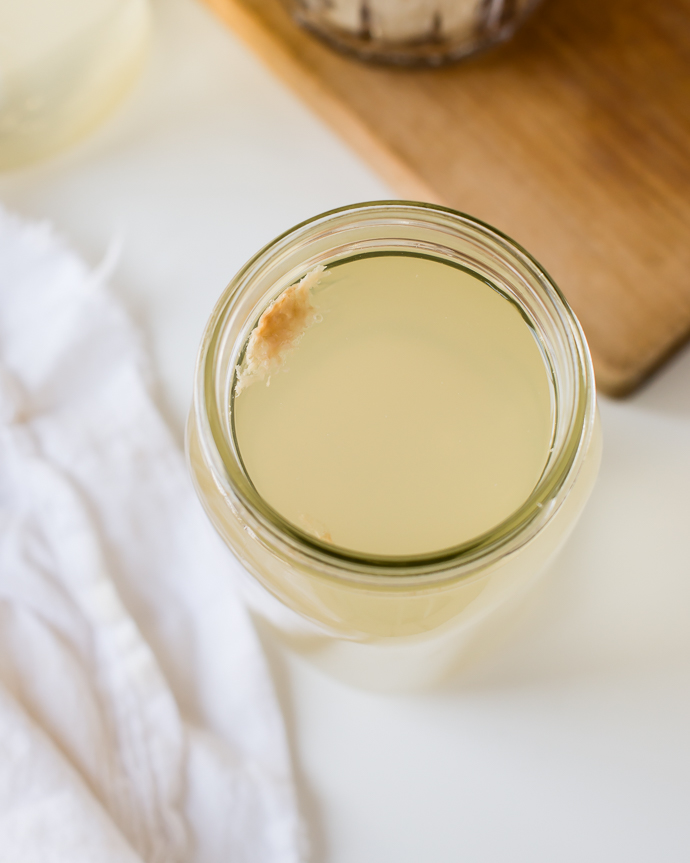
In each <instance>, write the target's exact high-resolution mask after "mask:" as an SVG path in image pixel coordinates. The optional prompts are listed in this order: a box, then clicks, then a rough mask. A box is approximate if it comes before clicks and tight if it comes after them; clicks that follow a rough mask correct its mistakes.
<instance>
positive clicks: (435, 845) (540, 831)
mask: <svg viewBox="0 0 690 863" xmlns="http://www.w3.org/2000/svg"><path fill="white" fill-rule="evenodd" d="M390 196H392V192H391V190H389V189H388V188H387V187H386V186H385V185H384V184H383V183H382V182H381V181H380V180H378V179H377V178H376V177H375V176H374V175H373V174H372V173H371V172H370V171H369V170H368V169H367V168H366V167H365V166H364V165H363V164H362V163H361V162H360V161H359V160H358V159H357V158H356V157H355V156H354V155H353V154H352V153H350V152H349V151H348V150H347V149H346V148H345V146H344V145H343V144H341V143H340V142H339V141H338V139H337V138H336V137H335V136H334V135H333V134H332V133H331V132H330V131H329V130H328V129H326V128H325V127H324V126H323V125H322V124H321V123H320V121H318V120H317V119H315V118H314V117H313V116H312V115H311V114H310V113H309V112H308V111H307V109H305V108H304V107H303V106H302V105H301V104H300V103H299V102H298V101H297V100H296V99H295V98H294V97H293V96H292V95H291V94H290V93H289V92H288V91H287V90H285V88H284V87H283V85H282V84H280V83H279V82H278V81H276V80H275V79H273V78H272V77H271V76H270V75H269V74H268V73H267V72H266V71H264V69H263V68H262V67H261V66H260V65H259V63H258V62H257V61H256V60H255V59H254V58H253V57H252V56H251V55H250V54H249V53H248V52H247V51H246V50H245V49H244V47H242V46H241V45H240V44H238V42H237V41H236V40H235V39H234V38H233V37H232V36H231V35H230V34H228V33H227V32H226V31H225V30H224V28H223V27H222V26H221V25H220V24H218V23H217V22H216V21H215V20H214V19H213V18H212V17H211V16H210V14H209V13H208V12H206V11H205V10H204V9H202V8H200V7H199V6H196V5H194V4H192V3H191V2H190V0H167V2H165V3H159V4H158V5H157V6H156V32H155V37H154V45H153V49H152V53H151V57H150V60H149V63H148V66H147V68H146V71H145V73H144V76H143V78H142V80H141V81H140V83H139V85H138V86H137V88H136V90H135V91H134V92H133V93H132V95H131V96H130V97H129V99H128V100H127V102H126V104H125V105H124V106H123V107H122V108H121V109H120V110H119V112H118V113H117V114H116V115H115V116H114V117H112V118H111V119H110V120H109V121H108V123H106V124H105V125H104V126H103V127H101V129H99V130H98V131H97V132H96V133H95V134H94V135H92V136H91V137H90V138H89V139H88V140H87V141H85V142H83V143H82V144H80V145H79V146H78V147H76V148H74V149H72V150H71V151H70V152H68V153H66V154H64V155H62V156H59V157H57V158H55V159H53V160H51V161H49V162H46V163H44V164H43V165H40V166H38V167H35V168H31V169H26V170H24V171H18V172H15V173H12V174H5V175H0V200H2V201H3V202H4V203H5V205H6V206H7V207H8V208H9V209H13V210H15V211H17V212H19V213H20V214H22V215H25V216H28V217H31V218H47V219H49V220H51V221H53V222H54V223H55V224H56V225H57V226H58V228H59V230H60V232H61V233H62V234H63V235H64V236H65V237H66V238H67V239H68V240H69V241H70V242H71V244H72V245H73V246H74V247H75V248H76V249H77V250H78V251H79V253H80V254H81V255H82V256H83V257H84V258H85V259H86V260H87V261H89V262H90V263H92V264H94V265H95V264H97V263H98V262H99V261H100V259H101V258H102V257H103V255H104V254H105V253H106V250H107V249H108V247H109V245H110V244H111V243H112V242H113V240H119V241H121V243H122V252H121V258H120V264H119V266H118V268H117V271H116V273H115V276H114V277H113V279H112V287H113V289H114V290H115V291H116V293H117V294H118V295H119V296H120V297H121V298H122V300H123V301H124V302H125V304H126V305H127V307H128V308H129V310H130V312H131V314H132V315H133V317H134V318H135V319H136V320H137V321H138V323H139V324H140V326H141V327H142V328H143V330H144V332H145V335H146V338H147V340H148V342H149V344H150V348H151V351H152V353H153V356H154V359H155V362H156V364H157V368H158V371H159V374H160V379H161V382H162V386H161V392H160V402H161V405H162V407H163V409H164V411H165V413H166V415H167V417H168V419H169V421H170V423H171V425H172V426H173V427H174V429H175V432H176V434H177V435H178V438H179V440H180V441H181V440H182V429H183V422H184V418H185V414H186V410H187V406H188V403H189V399H190V392H191V380H192V370H193V364H194V356H195V352H196V348H197V343H198V341H199V337H200V335H201V331H202V328H203V325H204V323H205V321H206V318H207V316H208V314H209V312H210V309H211V307H212V305H213V303H214V302H215V300H216V298H217V296H218V295H219V293H220V292H221V291H222V289H223V288H224V286H225V285H226V283H227V282H228V281H229V279H230V277H231V276H232V275H233V273H234V272H235V271H236V270H237V269H238V268H239V266H240V265H241V264H242V263H243V262H244V261H245V260H246V259H247V258H248V257H249V256H250V255H251V254H253V253H254V252H255V251H256V250H257V249H258V248H259V247H260V246H262V245H263V244H264V243H265V242H267V241H268V240H270V239H272V238H273V237H274V236H275V235H276V234H278V233H279V232H282V231H283V230H284V229H286V228H288V227H290V226H291V225H293V224H295V223H296V222H298V221H301V220H302V219H304V218H308V217H309V216H312V215H314V214H316V213H318V212H321V211H323V210H326V209H329V208H331V207H336V206H340V205H343V204H348V203H351V202H354V201H361V200H370V199H375V198H382V197H390ZM498 227H500V225H499V226H498ZM562 287H564V289H565V290H566V293H567V284H564V285H562ZM601 412H602V420H603V429H604V444H605V451H604V459H603V465H602V470H601V476H600V480H599V483H598V485H597V487H596V489H595V492H594V495H593V498H592V500H591V503H590V505H589V506H588V508H587V510H586V512H585V515H584V517H583V519H582V521H581V522H580V525H579V526H578V528H577V530H576V532H575V535H574V536H573V538H572V539H571V541H570V542H569V544H568V545H567V547H566V549H565V551H564V553H563V554H562V556H561V558H560V559H559V561H558V562H557V563H556V564H555V566H553V568H552V572H551V573H550V577H549V579H548V580H547V581H546V583H545V586H544V587H543V589H542V590H541V592H540V593H539V594H538V595H537V596H535V598H534V599H533V600H532V602H531V603H530V604H529V605H528V607H527V608H526V609H525V611H524V612H523V614H522V616H521V617H520V618H518V619H517V620H516V622H515V625H514V627H513V629H512V631H510V632H509V633H506V638H505V642H504V643H503V645H502V646H501V647H500V649H498V650H496V651H495V652H494V653H492V654H490V655H487V656H485V657H484V658H482V659H481V660H478V661H477V663H476V664H475V665H474V667H473V668H472V670H471V671H469V672H467V673H465V675H464V676H463V677H462V678H460V679H458V680H457V681H456V682H455V683H454V684H453V686H452V687H450V688H448V689H447V690H445V691H443V692H439V693H436V694H434V695H426V696H417V697H390V696H378V695H376V694H371V693H362V692H358V691H355V690H352V689H348V688H347V687H345V686H342V685H340V684H338V683H335V682H333V681H331V680H328V679H326V678H324V677H322V676H321V675H320V674H319V673H318V672H316V671H314V670H312V669H310V668H307V667H305V666H303V665H301V664H300V663H298V662H297V661H296V660H295V659H293V658H291V657H290V656H288V655H286V654H285V653H284V652H283V651H282V650H281V649H280V648H278V647H277V646H276V645H274V644H272V643H271V641H270V639H268V640H267V642H266V647H267V650H268V651H269V655H270V658H271V662H272V667H273V670H274V673H275V678H276V685H277V687H278V690H279V694H280V697H281V700H282V703H283V708H284V712H285V717H286V722H287V724H288V728H289V732H290V736H291V741H292V744H293V753H294V759H295V767H296V772H297V774H298V782H299V786H300V793H301V799H302V806H303V810H304V812H305V815H306V817H307V820H308V822H309V829H310V832H311V836H312V844H313V849H314V853H313V861H314V863H384V861H395V863H412V861H419V863H432V861H433V863H451V861H452V863H455V861H463V863H483V861H492V863H493V861H496V863H502V861H510V863H542V861H543V863H554V861H555V863H571V861H572V863H582V861H588V863H594V861H606V863H612V861H614V863H617V861H625V863H638V861H639V863H642V861H645V863H646V861H664V863H681V861H682V863H687V861H688V860H690V743H689V740H688V738H689V736H690V734H689V732H690V693H689V683H690V675H689V672H690V353H689V352H688V351H687V350H686V351H685V352H683V353H682V354H681V355H680V356H679V357H678V358H677V359H676V360H674V361H673V362H672V363H671V364H670V365H669V366H667V367H666V368H665V369H664V370H663V371H662V372H661V373H660V374H659V375H658V376H657V377H656V379H655V380H654V381H653V382H651V383H650V384H649V385H648V386H647V387H646V388H645V389H644V390H643V391H642V392H641V393H639V394H638V395H636V396H635V397H634V398H632V399H629V400H628V401H625V402H609V401H603V402H602V404H601ZM229 685H231V682H229ZM219 863H232V861H219Z"/></svg>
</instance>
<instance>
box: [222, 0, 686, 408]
mask: <svg viewBox="0 0 690 863" xmlns="http://www.w3.org/2000/svg"><path fill="white" fill-rule="evenodd" d="M205 2H206V3H207V4H208V5H209V6H211V7H212V8H213V9H214V10H215V11H216V12H217V13H218V14H219V15H220V16H221V17H222V18H223V19H224V20H225V21H226V22H227V23H228V24H229V25H230V26H231V27H232V28H233V29H234V30H235V31H236V32H237V33H238V34H239V35H241V36H242V37H243V38H244V39H245V40H246V41H247V42H248V43H249V44H250V45H251V46H252V47H253V48H254V49H255V50H256V51H257V52H258V53H259V54H260V55H261V56H262V57H263V59H264V60H265V61H266V62H267V63H268V64H269V65H270V66H271V67H272V68H273V69H274V70H275V71H276V72H277V74H278V75H280V76H281V77H282V78H284V79H285V80H286V81H287V82H288V83H289V84H291V85H292V86H293V87H294V88H295V89H296V90H297V92H298V93H299V94H301V95H302V96H303V97H304V98H305V99H306V101H307V102H308V103H309V104H310V105H311V106H312V107H313V108H314V109H315V110H316V111H317V112H318V113H319V114H321V115H322V116H323V117H324V118H325V119H326V120H327V121H329V122H330V123H331V124H332V125H333V126H334V127H335V128H336V129H337V130H338V131H339V132H340V133H341V135H342V136H343V137H344V138H345V139H346V140H347V141H349V142H350V144H352V145H353V146H354V147H355V148H356V149H357V150H358V152H359V153H360V154H361V155H362V156H364V157H365V158H366V159H367V160H368V161H369V162H370V163H371V164H372V165H373V166H374V168H375V169H377V170H378V171H379V172H380V173H381V174H382V175H383V177H384V178H386V179H387V180H388V181H389V182H390V183H391V184H392V185H393V187H394V188H395V189H397V190H398V192H399V194H401V195H402V196H404V197H409V198H414V199H420V200H429V201H435V202H440V203H443V204H445V205H447V206H451V207H454V208H456V209H459V210H462V211H464V212H466V213H470V214H472V215H474V216H477V217H479V218H480V219H483V220H485V221H487V222H489V223H491V224H493V225H495V226H496V227H498V228H500V229H501V230H502V231H504V232H506V233H507V234H509V235H510V236H512V237H513V238H514V239H516V240H517V241H518V242H519V243H521V244H522V245H524V246H525V247H526V248H527V249H529V251H530V252H532V254H534V255H535V257H536V258H537V259H538V260H539V261H540V262H541V263H542V264H543V265H544V267H545V268H546V269H547V270H548V271H549V272H550V273H551V275H552V276H553V277H554V279H555V280H556V282H557V283H558V285H559V286H560V287H561V288H562V290H563V292H564V293H565V294H566V296H567V297H568V299H569V301H570V302H571V304H572V306H573V307H574V309H575V312H576V313H577V315H578V316H579V318H580V320H581V322H582V325H583V327H584V329H585V332H586V334H587V337H588V340H589V343H590V347H591V349H592V354H593V357H594V363H595V367H596V372H597V381H598V385H599V387H600V389H601V390H603V391H604V392H607V393H609V394H614V395H622V394H624V393H627V392H629V391H630V390H631V389H633V388H634V387H635V386H636V385H637V384H638V383H640V382H641V381H642V380H643V379H644V378H645V377H646V376H647V375H649V374H650V372H651V371H653V370H654V369H655V368H656V367H657V366H658V365H659V364H660V363H661V362H662V361H663V360H664V359H665V358H666V357H667V356H669V355H670V353H671V352H672V351H673V350H674V349H675V348H676V347H678V346H679V345H680V344H681V343H682V342H683V341H684V340H685V339H686V338H687V337H688V335H689V334H690V0H637V2H636V0H545V2H544V4H543V5H542V6H541V7H540V8H539V9H538V10H537V12H536V13H535V14H534V16H533V17H532V18H531V19H530V20H529V21H528V22H527V23H526V24H525V25H524V27H523V28H522V30H521V31H520V32H519V33H518V34H517V35H516V37H515V38H514V40H513V41H512V42H511V43H509V44H507V45H504V46H502V47H500V48H498V49H495V50H493V51H492V52H489V53H487V54H485V55H483V56H481V57H478V58H474V59H472V60H470V61H466V62H464V63H461V64H457V65H453V66H447V67H445V68H441V69H425V70H419V69H418V70H405V69H397V68H386V67H380V66H378V67H377V66H368V65H365V64H362V63H359V62H358V61H356V60H354V59H351V58H349V57H346V56H343V55H340V54H338V53H337V52H334V51H333V50H331V49H330V48H328V47H326V46H324V45H323V44H321V43H320V42H319V41H318V40H316V39H314V38H313V37H312V36H310V35H309V34H307V33H304V32H302V31H301V30H300V29H299V28H298V27H296V26H295V25H294V24H293V22H292V21H291V20H290V18H289V17H288V15H287V14H286V12H285V11H284V9H283V7H282V6H281V4H280V0H205Z"/></svg>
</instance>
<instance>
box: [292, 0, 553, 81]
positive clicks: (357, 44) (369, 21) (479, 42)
mask: <svg viewBox="0 0 690 863" xmlns="http://www.w3.org/2000/svg"><path fill="white" fill-rule="evenodd" d="M539 2H540V0H283V3H284V5H285V6H286V7H287V8H288V10H289V12H290V14H291V15H292V17H293V18H294V19H295V21H297V23H299V24H300V25H301V26H302V27H305V28H307V29H308V30H310V31H312V32H313V33H315V34H316V35H317V36H319V37H320V38H322V39H324V40H325V41H326V42H328V43H329V44H331V45H333V46H334V47H336V48H338V49H339V50H342V51H346V52H347V53H350V54H353V55H355V56H357V57H359V58H360V59H362V60H368V61H373V62H379V63H393V64H397V65H427V66H437V65H440V64H442V63H447V62H450V61H454V60H460V59H462V58H463V57H468V56H470V55H471V54H476V53H477V52H479V51H483V50H485V49H487V48H490V47H491V46H492V45H496V44H498V43H500V42H504V41H506V40H507V39H510V38H511V36H512V35H513V33H514V32H515V30H516V29H517V28H518V27H519V26H520V24H521V23H522V21H523V20H524V19H525V18H526V17H527V15H528V14H529V13H530V12H531V11H532V9H534V7H535V6H536V5H537V4H538V3H539Z"/></svg>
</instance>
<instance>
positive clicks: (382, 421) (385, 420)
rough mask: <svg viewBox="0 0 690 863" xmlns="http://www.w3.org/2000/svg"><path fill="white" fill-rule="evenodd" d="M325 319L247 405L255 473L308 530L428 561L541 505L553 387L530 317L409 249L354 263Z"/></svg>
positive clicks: (325, 304) (326, 297)
mask: <svg viewBox="0 0 690 863" xmlns="http://www.w3.org/2000/svg"><path fill="white" fill-rule="evenodd" d="M313 303H314V305H315V306H316V307H317V308H318V311H319V312H320V315H321V317H322V319H321V320H320V322H319V323H316V324H314V325H313V326H311V327H310V328H309V329H308V330H307V331H306V332H305V334H304V336H303V338H302V340H301V341H300V343H299V344H298V346H297V347H296V348H294V349H293V350H292V352H291V353H290V355H289V356H288V359H287V363H286V366H285V369H284V370H283V371H281V372H279V373H277V374H274V375H273V376H272V378H271V379H270V385H269V386H267V385H266V383H265V382H256V383H254V384H252V385H251V386H250V387H248V388H247V389H246V390H245V391H243V392H242V393H241V395H240V396H238V397H237V398H236V399H235V401H234V424H235V433H236V436H237V441H238V446H239V450H240V453H241V457H242V460H243V462H244V465H245V468H246V471H247V473H248V476H249V477H250V479H251V481H252V482H253V484H254V486H255V487H256V489H257V491H258V493H259V494H260V495H261V496H262V497H263V498H264V500H265V501H266V502H268V503H269V504H270V505H271V506H272V507H273V508H274V509H275V510H277V512H278V513H280V515H282V516H283V517H284V518H285V519H287V520H288V521H289V522H291V523H293V524H294V525H296V526H297V527H299V528H301V529H302V530H304V531H306V532H309V533H312V534H314V535H316V536H318V537H320V538H322V539H325V540H326V541H329V542H332V543H333V544H335V545H337V546H340V547H344V548H346V549H351V550H354V551H357V552H361V553H369V554H379V555H419V554H425V553H431V552H437V551H439V550H442V549H445V548H449V547H452V546H455V545H458V544H461V543H464V542H466V541H468V540H471V539H472V538H473V537H476V536H478V535H480V534H482V533H484V532H486V531H489V530H491V529H492V528H494V527H495V526H497V525H498V524H499V523H500V522H502V521H503V520H504V519H506V518H508V517H509V516H510V515H511V513H513V512H514V511H515V510H516V509H518V508H519V507H520V506H521V504H523V503H524V501H525V500H526V499H527V498H528V497H529V495H530V493H531V492H532V490H533V489H534V487H535V485H536V483H537V481H538V480H539V477H540V475H541V473H542V471H543V469H544V465H545V463H546V460H547V456H548V452H549V447H550V445H551V444H550V441H551V434H552V428H553V416H552V413H553V407H552V398H551V390H550V387H549V377H548V374H547V368H546V365H545V362H544V358H543V355H542V352H541V350H540V348H539V345H538V342H537V339H536V337H535V335H534V333H533V331H532V329H531V328H530V326H529V325H528V324H527V323H526V321H525V319H524V318H523V316H522V315H521V314H520V312H519V311H518V309H517V307H516V306H515V305H514V304H513V303H512V302H510V301H509V300H508V299H507V298H506V297H505V296H504V295H502V294H501V293H499V292H498V291H497V290H494V289H493V288H492V287H490V286H488V285H487V284H486V283H484V282H483V281H481V280H480V279H478V278H477V277H475V276H473V275H471V274H469V273H467V272H465V271H463V270H461V269H459V268H457V267H454V266H451V265H449V264H446V263H443V262H441V261H439V260H432V259H428V258H425V257H422V256H416V255H410V254H396V255H377V256H373V257H367V258H362V259H359V260H356V259H353V260H350V261H348V262H345V263H343V264H340V265H339V266H336V267H332V268H330V269H329V270H328V271H327V273H326V274H325V275H324V276H323V277H322V279H321V281H320V282H319V283H318V285H317V286H316V288H315V289H314V290H313Z"/></svg>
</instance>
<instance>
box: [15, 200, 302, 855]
mask: <svg viewBox="0 0 690 863" xmlns="http://www.w3.org/2000/svg"><path fill="white" fill-rule="evenodd" d="M104 278H105V274H104V273H103V272H102V271H101V272H100V273H99V272H95V273H90V272H89V271H88V270H87V268H86V267H85V266H84V264H83V263H82V262H81V261H80V260H79V259H78V258H77V257H76V256H75V255H74V254H73V253H72V252H70V251H69V250H68V249H66V248H65V247H64V245H63V244H62V243H61V242H60V241H59V239H57V238H56V237H55V236H54V234H53V232H52V231H51V230H50V228H49V227H48V226H46V225H42V224H41V225H36V224H27V223H24V222H22V221H20V220H19V219H17V218H15V217H13V216H10V215H8V214H7V213H6V212H5V211H3V210H2V209H1V208H0V863H34V861H36V863H39V861H40V863H58V861H59V863H62V861H65V863H82V861H84V863H87V861H88V863H96V861H97V863H116V861H117V863H125V861H126V863H135V861H136V863H142V861H146V863H178V861H180V863H181V861H198V863H296V861H298V860H301V859H302V855H301V851H300V848H301V830H300V823H299V818H298V816H297V811H296V805H295V793H294V787H293V783H292V778H291V770H290V764H289V757H288V752H287V746H286V742H285V734H284V729H283V725H282V720H281V717H280V714H279V711H278V707H277V704H276V701H275V698H274V695H273V692H272V688H271V685H270V681H269V677H268V673H267V669H266V667H265V664H264V661H263V658H262V655H261V652H260V649H259V645H258V642H257V638H256V635H255V633H254V631H253V629H252V626H251V624H250V621H249V619H248V617H247V614H246V611H245V609H244V607H243V606H242V605H241V603H240V602H239V601H238V599H237V594H236V589H235V585H234V583H233V580H234V578H235V573H234V567H236V566H237V565H236V564H235V563H234V561H233V559H232V557H231V555H230V554H229V552H228V551H227V549H225V548H224V546H222V544H221V543H220V540H218V539H217V538H216V536H215V534H214V533H213V531H212V529H211V528H210V526H209V525H208V524H207V522H206V519H205V516H204V515H203V513H202V511H201V508H200V506H199V504H198V502H197V501H196V498H195V496H194V493H193V491H192V488H191V484H190V481H189V479H188V476H187V472H186V468H185V466H184V463H183V459H182V455H181V453H180V452H179V450H178V448H177V446H176V445H175V443H174V441H173V440H172V438H171V436H170V433H169V431H168V429H167V428H166V426H165V424H164V423H163V421H162V420H161V417H160V416H159V414H158V412H157V410H156V408H155V406H154V404H153V402H152V400H151V397H150V395H149V391H148V386H147V384H148V381H149V374H148V371H147V364H146V361H145V358H144V356H143V352H142V349H141V346H140V344H139V341H138V339H137V337H136V334H135V333H134V331H133V328H132V326H131V324H130V323H129V321H128V320H127V318H126V316H125V314H124V313H123V311H122V309H121V308H120V307H119V306H118V304H117V303H116V302H115V300H114V299H113V298H112V296H110V295H109V294H108V292H107V290H106V288H105V287H104V284H103V282H104Z"/></svg>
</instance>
